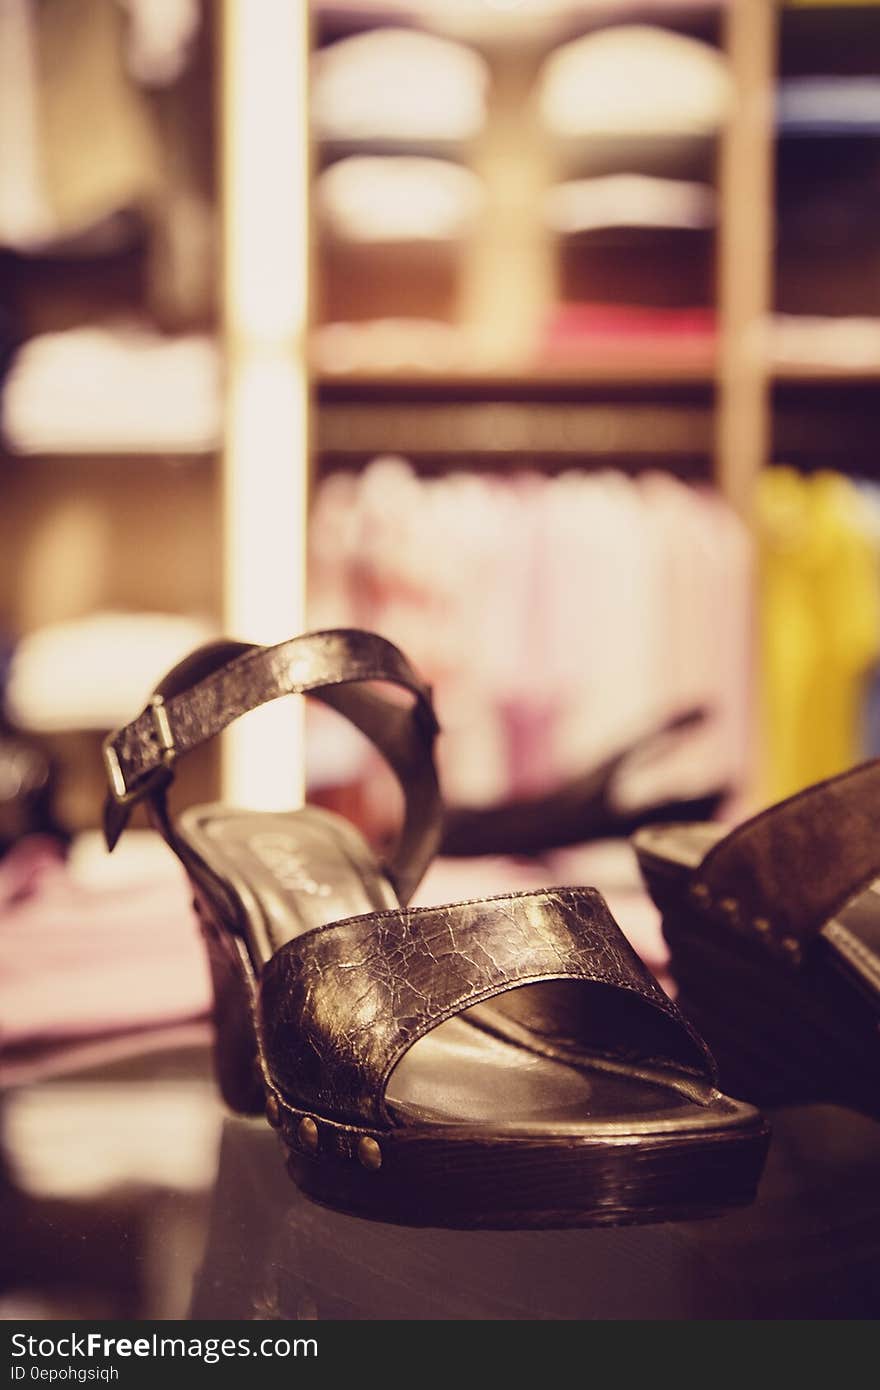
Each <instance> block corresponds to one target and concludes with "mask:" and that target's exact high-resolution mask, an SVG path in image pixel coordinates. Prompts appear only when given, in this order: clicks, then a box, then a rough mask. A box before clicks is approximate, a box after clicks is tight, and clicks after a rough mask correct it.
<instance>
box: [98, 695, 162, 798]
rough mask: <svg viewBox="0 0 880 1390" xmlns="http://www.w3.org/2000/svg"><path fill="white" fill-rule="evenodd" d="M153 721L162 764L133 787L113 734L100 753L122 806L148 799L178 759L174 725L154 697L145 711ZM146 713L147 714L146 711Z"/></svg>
mask: <svg viewBox="0 0 880 1390" xmlns="http://www.w3.org/2000/svg"><path fill="white" fill-rule="evenodd" d="M146 708H147V709H148V710H149V711H150V714H151V715H152V717H153V729H154V731H155V735H156V739H157V742H158V744H159V747H160V748H161V750H162V761H161V763H160V764H159V766H158V767H154V768H152V769H151V770H150V771H149V772H147V773H145V774H144V775H143V776H142V777H140V778H139V779H138V781H137V782H136V783H135V785H134V786H133V787H128V786H126V782H125V773H124V772H123V771H122V765H121V763H120V761H119V754H118V753H117V752H116V749H115V748H114V746H113V739H114V737H115V736H114V735H113V734H108V735H107V737H106V738H105V739H104V742H103V744H102V745H101V752H102V755H103V758H104V768H105V770H106V773H107V780H108V782H109V783H110V790H111V791H112V793H113V799H114V801H117V802H118V803H119V805H120V806H128V805H130V804H131V802H132V801H136V800H137V799H138V798H139V797H141V796H143V795H145V793H146V792H148V791H149V790H150V789H151V787H153V786H155V784H156V782H157V781H158V780H164V778H165V776H166V774H167V773H168V770H169V768H170V767H171V764H172V763H173V762H174V759H175V757H176V756H177V750H176V748H175V746H174V735H173V734H172V732H171V725H170V723H169V721H168V712H167V710H166V709H165V701H164V699H163V697H162V696H161V695H154V696H153V698H152V699H151V700H150V703H149V704H148V705H147V707H146ZM144 713H146V710H145V711H144Z"/></svg>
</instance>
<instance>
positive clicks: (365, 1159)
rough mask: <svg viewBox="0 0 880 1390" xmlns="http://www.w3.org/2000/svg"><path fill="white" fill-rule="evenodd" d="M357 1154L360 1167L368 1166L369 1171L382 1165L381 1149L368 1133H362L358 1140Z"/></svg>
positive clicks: (372, 1171) (374, 1170) (373, 1170)
mask: <svg viewBox="0 0 880 1390" xmlns="http://www.w3.org/2000/svg"><path fill="white" fill-rule="evenodd" d="M357 1156H358V1163H359V1164H360V1165H361V1167H362V1168H368V1169H369V1171H370V1172H371V1173H375V1172H376V1170H377V1169H378V1168H381V1167H382V1150H381V1149H380V1147H379V1145H378V1143H377V1142H376V1140H375V1139H372V1138H371V1137H370V1135H369V1134H362V1135H361V1137H360V1139H359V1140H358V1143H357Z"/></svg>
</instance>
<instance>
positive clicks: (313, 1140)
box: [296, 1115, 318, 1154]
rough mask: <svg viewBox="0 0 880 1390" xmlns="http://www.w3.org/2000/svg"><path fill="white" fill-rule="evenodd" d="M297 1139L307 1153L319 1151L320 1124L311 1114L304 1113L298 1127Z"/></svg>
mask: <svg viewBox="0 0 880 1390" xmlns="http://www.w3.org/2000/svg"><path fill="white" fill-rule="evenodd" d="M296 1140H297V1143H298V1144H299V1146H300V1148H301V1149H302V1150H303V1151H304V1152H305V1153H307V1154H316V1153H317V1152H318V1126H317V1125H316V1124H315V1122H314V1120H313V1119H312V1117H311V1115H303V1117H302V1119H301V1120H300V1122H299V1124H298V1125H297V1127H296Z"/></svg>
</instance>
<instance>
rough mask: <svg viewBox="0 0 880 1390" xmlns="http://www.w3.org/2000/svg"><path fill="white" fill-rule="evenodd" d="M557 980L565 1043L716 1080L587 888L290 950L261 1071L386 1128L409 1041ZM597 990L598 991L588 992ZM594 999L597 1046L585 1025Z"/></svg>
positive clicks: (280, 973)
mask: <svg viewBox="0 0 880 1390" xmlns="http://www.w3.org/2000/svg"><path fill="white" fill-rule="evenodd" d="M560 980H565V981H574V982H580V983H579V987H578V991H577V992H578V995H579V996H580V997H579V1008H578V1017H573V1015H572V1012H571V1011H569V1015H568V1018H567V1020H566V1028H567V1030H568V1035H567V1036H566V1038H565V1039H564V1040H563V1041H564V1042H565V1044H566V1046H567V1047H569V1048H570V1047H571V1046H572V1044H574V1045H577V1044H578V1043H581V1044H582V1045H583V1046H584V1047H585V1048H591V1049H594V1050H595V1049H597V1048H599V1049H601V1050H602V1051H603V1052H604V1053H605V1054H606V1055H612V1056H616V1057H618V1058H619V1059H620V1060H625V1061H631V1060H632V1059H633V1056H634V1055H635V1054H637V1053H638V1052H639V1051H640V1050H643V1052H644V1054H645V1055H644V1060H646V1061H651V1062H653V1063H655V1064H656V1063H658V1062H659V1063H661V1064H664V1065H669V1066H671V1067H673V1068H675V1069H677V1070H679V1071H683V1072H690V1073H691V1074H692V1075H697V1076H700V1077H701V1078H704V1079H709V1080H712V1079H714V1063H713V1061H712V1058H711V1056H710V1054H709V1052H708V1050H707V1048H706V1046H705V1044H704V1043H703V1042H702V1040H701V1039H700V1038H699V1037H698V1036H697V1035H696V1034H695V1033H694V1032H693V1030H692V1029H691V1028H690V1026H689V1025H688V1024H687V1023H686V1022H685V1020H684V1019H683V1018H682V1016H681V1015H680V1014H679V1012H678V1010H677V1009H676V1007H675V1005H674V1004H673V1003H672V1001H671V1000H670V999H669V998H668V997H667V996H666V995H665V994H664V993H663V991H662V990H661V989H660V987H659V986H658V985H657V983H656V982H655V980H654V979H653V977H652V976H651V975H650V974H649V972H648V971H647V969H646V968H645V966H644V965H643V964H642V962H641V960H640V959H639V957H638V956H637V955H636V953H635V951H633V949H632V947H631V946H630V945H629V943H628V942H627V940H626V938H625V937H624V936H623V934H622V932H621V931H620V929H619V927H618V926H617V924H616V922H615V921H614V919H613V917H612V916H611V914H610V913H609V911H608V908H607V906H606V905H605V902H604V900H603V898H602V897H601V895H600V894H599V893H597V892H596V891H595V890H594V889H555V890H549V891H543V892H538V893H515V894H510V895H508V896H505V897H498V898H490V899H486V900H483V901H474V902H464V903H456V904H454V905H451V906H446V907H435V908H416V909H400V910H399V911H396V910H395V911H387V912H379V913H369V914H367V915H364V916H359V917H352V918H348V919H347V920H345V921H342V922H334V923H332V924H330V925H328V926H326V927H321V928H318V929H316V930H314V931H311V932H308V933H306V934H305V935H303V936H301V937H297V938H296V939H295V940H293V941H290V942H288V943H287V944H286V945H285V946H283V947H282V948H281V949H280V950H279V951H278V952H277V954H276V955H275V956H274V957H273V958H272V959H271V960H270V961H269V962H268V963H267V965H266V967H265V969H264V972H263V977H262V981H261V985H260V1006H259V1007H260V1018H261V1033H262V1042H263V1049H264V1055H265V1058H266V1063H267V1065H268V1069H269V1073H270V1075H271V1076H272V1078H273V1081H274V1082H275V1083H276V1084H277V1085H278V1086H279V1087H280V1089H281V1090H282V1091H283V1092H284V1093H285V1094H286V1095H287V1096H288V1098H289V1099H290V1100H291V1101H292V1102H293V1103H294V1104H296V1105H297V1106H299V1107H300V1108H303V1109H306V1110H312V1111H314V1112H316V1113H317V1114H323V1115H325V1116H329V1117H331V1118H334V1119H340V1120H344V1121H347V1122H349V1123H358V1122H361V1123H363V1122H366V1123H368V1124H371V1125H375V1126H381V1127H388V1126H390V1125H391V1124H392V1123H393V1120H392V1117H391V1116H390V1114H389V1112H388V1108H387V1106H386V1104H385V1088H386V1085H387V1082H388V1078H389V1076H390V1074H391V1072H392V1070H393V1068H394V1066H395V1065H396V1063H397V1062H398V1061H399V1060H400V1058H401V1057H402V1056H403V1055H404V1053H406V1052H407V1050H408V1049H409V1048H410V1047H412V1045H413V1044H414V1043H415V1042H416V1041H417V1040H418V1039H419V1038H421V1037H423V1036H424V1035H425V1034H426V1033H428V1032H430V1031H431V1030H432V1029H433V1028H435V1027H437V1026H438V1025H439V1024H440V1023H442V1022H443V1021H444V1020H446V1019H448V1018H451V1017H453V1016H454V1015H456V1014H459V1013H461V1012H462V1011H463V1010H465V1009H467V1008H469V1007H470V1006H472V1005H475V1004H479V1003H481V1002H483V1001H485V1000H487V999H493V1000H494V999H495V997H496V996H498V995H500V994H502V993H503V992H504V991H508V990H513V989H514V988H515V987H516V986H518V985H525V984H532V983H533V982H538V981H560ZM586 984H589V986H591V988H587V987H586ZM596 986H602V987H604V988H602V989H600V990H599V991H598V994H597V991H596ZM542 988H543V986H542ZM609 990H611V991H614V992H615V997H616V999H617V1001H618V1004H619V1005H620V1007H619V1008H618V1010H617V1011H616V1012H615V1009H614V1007H613V1004H614V1000H612V1001H611V1004H610V1005H609V1000H608V994H609ZM521 993H522V995H523V996H527V995H528V994H529V993H531V991H526V990H524V991H522V992H521ZM507 997H508V998H511V997H513V996H507ZM596 998H598V999H599V1000H600V1007H599V1009H598V1013H599V1015H600V1017H601V1019H602V1030H603V1032H604V1036H603V1037H601V1038H597V1036H596V1033H595V1029H594V1028H593V1027H591V1020H592V1018H593V1010H592V1007H591V1006H592V1003H593V1001H594V999H596ZM634 1003H635V1004H636V1008H635V1009H634V1008H633V1007H632V1006H633V1004H634ZM545 1021H547V1022H548V1023H549V1019H548V1020H545ZM634 1021H635V1026H634ZM572 1030H574V1031H572ZM640 1042H641V1043H642V1045H643V1046H642V1048H640V1047H639V1043H640Z"/></svg>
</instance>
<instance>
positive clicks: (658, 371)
mask: <svg viewBox="0 0 880 1390" xmlns="http://www.w3.org/2000/svg"><path fill="white" fill-rule="evenodd" d="M618 357H619V360H615V359H616V358H618ZM714 380H715V364H714V361H712V360H708V361H707V360H698V359H697V358H696V356H693V357H691V358H688V357H680V358H678V359H676V358H675V356H674V355H673V354H672V353H670V355H669V356H668V357H663V358H660V357H654V356H650V357H647V356H643V355H640V354H639V353H638V350H637V348H634V349H633V351H632V352H631V353H629V352H628V353H627V354H626V355H624V353H623V352H622V351H620V350H618V349H617V348H615V349H614V352H613V354H612V356H611V357H610V358H605V359H604V360H599V359H592V358H590V359H587V358H584V359H582V360H580V361H568V362H565V363H552V364H547V365H541V366H533V367H525V368H521V369H517V368H511V367H499V368H494V369H493V368H487V367H476V368H468V367H461V368H460V369H455V370H447V369H444V370H442V371H437V372H432V371H418V370H415V369H412V368H406V369H401V370H399V371H398V370H394V371H381V372H374V371H351V372H322V373H320V374H319V375H318V376H317V377H316V379H315V385H316V387H317V390H318V392H319V395H320V394H321V393H324V394H327V395H338V394H344V395H350V394H354V393H360V392H364V393H373V392H375V393H376V394H382V395H384V394H390V393H393V392H394V391H398V390H399V391H406V392H411V391H439V392H446V391H449V390H450V389H460V388H464V389H466V390H467V391H468V392H469V393H470V392H473V393H480V394H482V393H485V392H490V391H494V390H499V389H500V390H505V391H506V390H525V391H528V392H532V391H538V392H540V391H541V390H544V389H548V390H551V391H552V390H554V389H556V388H560V389H562V390H568V389H570V388H571V387H573V386H583V387H586V388H588V389H589V388H592V387H594V386H599V387H601V386H624V387H627V386H643V385H646V386H657V387H664V386H667V385H670V386H676V385H682V384H683V385H698V386H711V385H713V383H714Z"/></svg>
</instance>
